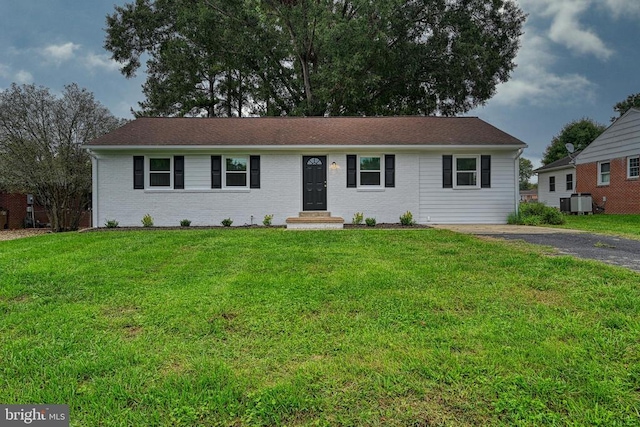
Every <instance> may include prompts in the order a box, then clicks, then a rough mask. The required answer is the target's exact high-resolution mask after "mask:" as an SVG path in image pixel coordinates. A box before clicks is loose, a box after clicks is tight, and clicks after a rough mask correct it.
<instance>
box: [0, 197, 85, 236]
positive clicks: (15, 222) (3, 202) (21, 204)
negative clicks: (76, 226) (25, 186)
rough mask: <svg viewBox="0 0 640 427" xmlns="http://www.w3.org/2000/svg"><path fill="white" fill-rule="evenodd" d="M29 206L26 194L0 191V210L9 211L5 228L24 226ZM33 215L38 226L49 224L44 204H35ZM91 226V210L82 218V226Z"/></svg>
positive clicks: (12, 228)
mask: <svg viewBox="0 0 640 427" xmlns="http://www.w3.org/2000/svg"><path fill="white" fill-rule="evenodd" d="M28 206H29V205H28V204H27V195H26V194H20V193H3V192H0V211H2V210H4V211H8V215H7V223H6V225H5V227H4V228H5V229H10V230H14V229H17V228H24V227H25V219H26V218H27V207H28ZM33 216H34V219H35V223H36V226H40V227H45V226H48V224H49V217H48V216H47V213H46V212H45V210H44V208H43V207H42V206H40V205H38V204H34V205H33ZM90 226H91V211H86V212H84V213H83V214H82V217H81V218H80V228H87V227H90Z"/></svg>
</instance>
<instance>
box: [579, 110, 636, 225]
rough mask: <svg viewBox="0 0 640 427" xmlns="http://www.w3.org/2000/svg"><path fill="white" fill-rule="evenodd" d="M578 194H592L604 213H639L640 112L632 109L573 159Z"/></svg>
mask: <svg viewBox="0 0 640 427" xmlns="http://www.w3.org/2000/svg"><path fill="white" fill-rule="evenodd" d="M575 163H576V169H577V187H576V192H578V193H591V196H592V198H593V201H594V202H595V203H596V204H598V205H605V212H606V213H614V214H632V213H635V214H638V213H640V110H638V109H635V108H632V109H630V110H629V111H627V112H626V113H625V114H624V115H623V116H622V117H620V118H619V119H618V120H616V121H615V123H613V124H612V125H611V126H609V128H607V130H605V131H604V133H602V135H600V136H599V137H598V138H596V139H595V140H594V141H593V142H592V143H591V144H589V146H587V148H585V149H584V150H583V151H582V152H581V153H580V155H578V156H577V158H576V160H575Z"/></svg>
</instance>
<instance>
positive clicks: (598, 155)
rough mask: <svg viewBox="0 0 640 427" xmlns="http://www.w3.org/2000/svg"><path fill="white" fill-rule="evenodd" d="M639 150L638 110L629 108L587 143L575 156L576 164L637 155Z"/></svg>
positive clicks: (639, 114) (639, 126)
mask: <svg viewBox="0 0 640 427" xmlns="http://www.w3.org/2000/svg"><path fill="white" fill-rule="evenodd" d="M639 151H640V111H636V110H630V111H629V112H628V113H627V114H625V115H624V116H623V117H621V118H620V119H618V120H617V121H616V122H615V123H614V124H613V125H611V126H610V127H609V128H608V129H607V130H605V131H604V133H603V134H602V135H600V136H599V137H598V138H596V139H595V141H593V142H592V143H591V144H589V146H587V148H585V149H584V150H583V151H582V152H581V153H580V154H579V155H578V157H577V158H576V164H585V163H593V162H602V161H605V160H607V161H608V160H610V159H616V158H626V157H630V156H637V155H638V152H639ZM581 179H582V178H581Z"/></svg>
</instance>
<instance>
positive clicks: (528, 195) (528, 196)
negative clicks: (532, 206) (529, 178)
mask: <svg viewBox="0 0 640 427" xmlns="http://www.w3.org/2000/svg"><path fill="white" fill-rule="evenodd" d="M520 201H521V202H537V201H538V190H537V189H533V190H520Z"/></svg>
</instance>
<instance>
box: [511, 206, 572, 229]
mask: <svg viewBox="0 0 640 427" xmlns="http://www.w3.org/2000/svg"><path fill="white" fill-rule="evenodd" d="M507 223H509V224H519V225H541V224H549V225H560V224H564V223H565V219H564V215H563V214H562V212H560V211H559V210H558V209H556V208H552V207H550V206H547V205H545V204H544V203H540V202H527V203H520V211H519V212H518V213H517V214H516V213H515V212H512V213H510V214H509V216H507Z"/></svg>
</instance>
